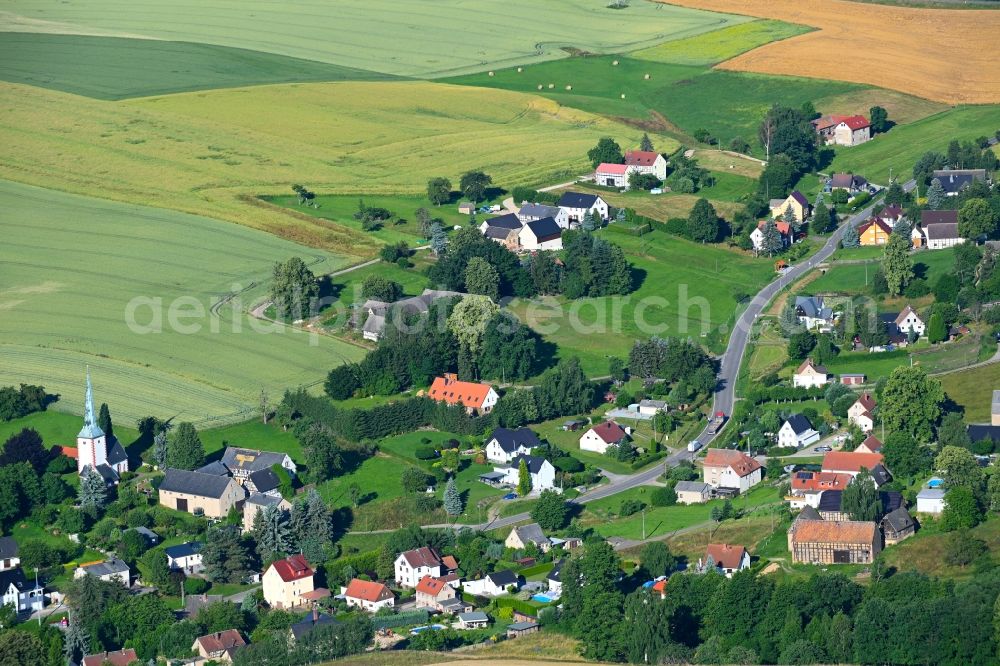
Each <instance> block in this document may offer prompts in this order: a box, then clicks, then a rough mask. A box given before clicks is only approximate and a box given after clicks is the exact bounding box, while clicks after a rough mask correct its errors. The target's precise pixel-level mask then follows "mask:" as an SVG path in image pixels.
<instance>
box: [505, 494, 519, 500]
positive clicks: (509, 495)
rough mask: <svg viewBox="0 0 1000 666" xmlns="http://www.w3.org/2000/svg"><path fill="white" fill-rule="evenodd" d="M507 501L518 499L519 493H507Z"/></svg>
mask: <svg viewBox="0 0 1000 666" xmlns="http://www.w3.org/2000/svg"><path fill="white" fill-rule="evenodd" d="M503 498H504V499H505V500H512V499H517V493H507V494H506V495H504V496H503Z"/></svg>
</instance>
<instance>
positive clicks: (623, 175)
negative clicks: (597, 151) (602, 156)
mask: <svg viewBox="0 0 1000 666" xmlns="http://www.w3.org/2000/svg"><path fill="white" fill-rule="evenodd" d="M632 171H633V169H632V168H631V167H629V166H628V165H625V164H608V163H607V162H604V163H602V164H598V165H597V170H596V171H595V172H594V182H595V183H597V184H598V185H604V186H605V187H620V188H625V189H628V176H629V174H630V173H632Z"/></svg>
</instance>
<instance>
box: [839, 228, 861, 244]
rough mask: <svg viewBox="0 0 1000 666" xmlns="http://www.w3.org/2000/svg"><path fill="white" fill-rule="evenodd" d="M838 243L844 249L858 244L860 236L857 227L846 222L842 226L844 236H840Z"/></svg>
mask: <svg viewBox="0 0 1000 666" xmlns="http://www.w3.org/2000/svg"><path fill="white" fill-rule="evenodd" d="M840 244H841V246H843V247H844V249H850V248H854V247H858V246H860V245H861V236H860V234H858V228H857V227H856V226H854V225H853V224H847V225H846V226H845V227H844V236H843V238H841V240H840Z"/></svg>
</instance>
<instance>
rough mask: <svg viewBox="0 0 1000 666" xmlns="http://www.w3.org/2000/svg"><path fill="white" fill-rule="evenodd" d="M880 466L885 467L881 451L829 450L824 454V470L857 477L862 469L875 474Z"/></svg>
mask: <svg viewBox="0 0 1000 666" xmlns="http://www.w3.org/2000/svg"><path fill="white" fill-rule="evenodd" d="M880 467H881V468H882V469H885V464H884V458H883V457H882V454H881V453H858V452H854V451H828V452H827V453H826V454H825V455H824V456H823V465H822V468H823V471H824V472H840V473H842V474H850V475H851V477H855V476H857V475H858V474H859V473H860V472H861V470H862V469H867V470H868V471H869V472H872V474H873V476H874V473H875V470H876V469H877V468H880ZM879 485H881V484H879Z"/></svg>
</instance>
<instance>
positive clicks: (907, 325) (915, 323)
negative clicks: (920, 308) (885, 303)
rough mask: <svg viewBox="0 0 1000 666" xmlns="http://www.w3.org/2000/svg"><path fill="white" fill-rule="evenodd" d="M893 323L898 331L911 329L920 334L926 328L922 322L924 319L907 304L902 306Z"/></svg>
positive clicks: (903, 331) (907, 331) (904, 331)
mask: <svg viewBox="0 0 1000 666" xmlns="http://www.w3.org/2000/svg"><path fill="white" fill-rule="evenodd" d="M895 323H896V328H898V329H899V330H900V332H902V333H909V332H910V331H913V332H915V333H916V334H917V335H920V336H922V335H924V331H925V330H926V328H927V327H926V325H925V324H924V320H923V319H921V318H920V315H918V314H917V311H916V310H914V309H913V308H912V307H911V306H909V305H907V306H906V307H905V308H903V309H902V310H901V311H900V313H899V314H898V315H897V316H896V320H895Z"/></svg>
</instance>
